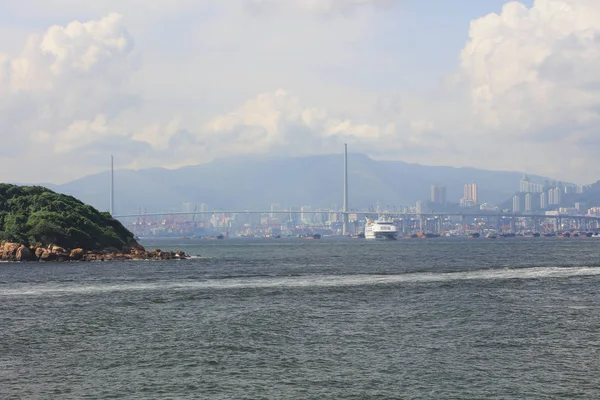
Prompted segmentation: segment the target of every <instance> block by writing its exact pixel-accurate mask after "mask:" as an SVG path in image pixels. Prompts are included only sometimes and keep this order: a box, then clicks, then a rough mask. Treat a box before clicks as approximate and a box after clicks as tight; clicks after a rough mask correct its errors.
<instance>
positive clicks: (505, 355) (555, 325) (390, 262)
mask: <svg viewBox="0 0 600 400" xmlns="http://www.w3.org/2000/svg"><path fill="white" fill-rule="evenodd" d="M142 244H144V245H145V246H146V247H147V248H155V247H158V248H161V249H170V250H172V249H182V250H184V251H185V252H186V253H188V254H192V255H197V257H195V258H193V259H189V260H183V261H136V262H96V263H64V264H42V263H29V264H27V263H23V264H17V263H3V264H0V399H111V398H115V399H116V398H119V399H189V398H199V399H488V398H493V399H600V239H593V238H571V239H561V238H503V239H495V240H490V239H483V238H480V239H466V238H464V239H461V238H437V239H426V240H422V239H402V240H398V241H396V242H371V241H365V240H357V239H346V238H329V237H325V238H323V239H321V240H306V239H297V238H291V239H225V240H213V241H209V240H195V239H191V240H181V239H177V240H174V239H171V240H168V239H164V240H154V241H150V240H143V241H142Z"/></svg>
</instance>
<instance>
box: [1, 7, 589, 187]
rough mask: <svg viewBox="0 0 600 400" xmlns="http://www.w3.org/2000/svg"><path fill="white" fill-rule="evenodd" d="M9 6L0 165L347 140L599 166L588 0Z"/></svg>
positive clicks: (295, 152)
mask: <svg viewBox="0 0 600 400" xmlns="http://www.w3.org/2000/svg"><path fill="white" fill-rule="evenodd" d="M3 6H4V7H3V11H4V12H3V13H2V15H0V109H1V111H2V113H0V115H1V116H0V131H1V132H3V133H2V134H3V135H5V138H4V142H5V145H6V146H5V148H6V147H7V146H17V147H18V148H19V151H18V152H11V151H4V152H3V155H2V156H1V157H0V167H4V168H3V169H4V170H7V168H8V167H10V168H11V169H12V170H11V172H10V173H6V174H7V175H10V176H11V178H12V179H17V180H20V181H24V182H27V181H30V182H39V181H51V182H54V183H60V182H64V181H69V180H72V179H76V178H78V177H80V176H82V175H85V174H89V173H93V172H97V171H100V170H103V169H105V168H106V158H107V153H113V154H114V155H115V160H116V163H117V165H118V166H119V167H121V168H148V167H159V166H160V167H168V168H175V167H179V166H183V165H190V164H198V163H202V162H209V161H210V160H212V159H214V158H217V157H218V156H220V155H227V156H232V155H233V156H235V155H248V154H250V155H257V156H268V155H270V154H278V155H282V154H283V155H289V156H301V155H308V154H324V153H332V152H339V151H340V148H341V146H342V144H343V143H348V144H349V146H350V149H356V151H361V152H364V153H366V154H368V155H369V156H371V157H374V158H379V159H399V160H404V161H408V162H418V163H421V164H428V165H452V166H472V167H478V168H487V169H496V170H497V169H503V170H520V171H524V172H528V173H536V174H542V175H547V176H550V177H553V178H557V179H562V180H568V181H573V182H578V183H589V182H592V181H595V180H597V179H598V178H599V177H598V176H597V174H596V172H595V171H593V170H591V169H590V168H589V167H588V165H589V163H591V162H594V161H595V157H596V154H597V151H598V150H600V148H598V146H600V144H599V143H598V140H596V132H597V128H600V116H599V115H598V111H597V110H599V109H600V107H599V106H600V92H598V89H597V88H598V87H599V84H600V82H599V80H600V73H598V72H596V71H600V68H599V67H600V46H599V42H600V40H597V39H596V37H599V38H600V2H598V1H596V0H536V1H535V2H534V1H532V0H530V1H520V2H504V1H499V0H498V1H497V0H478V1H476V0H465V1H457V2H451V1H442V0H436V1H417V0H318V1H317V0H230V1H227V2H225V1H217V0H203V1H196V0H171V1H167V0H155V1H153V2H151V3H150V2H146V1H143V0H120V1H117V0H104V1H97V2H81V1H78V0H52V1H45V0H22V1H12V0H6V1H4V2H3ZM24 144H26V145H24ZM548 160H556V161H553V162H548ZM19 166H21V167H20V168H19ZM28 166H34V167H35V168H29V167H28ZM15 167H16V168H15ZM15 170H16V171H22V172H21V173H20V174H21V175H20V176H17V175H18V174H19V172H14V171H15ZM36 171H39V172H36ZM48 175H50V176H51V179H48V178H47V176H48ZM4 179H8V177H5V178H4Z"/></svg>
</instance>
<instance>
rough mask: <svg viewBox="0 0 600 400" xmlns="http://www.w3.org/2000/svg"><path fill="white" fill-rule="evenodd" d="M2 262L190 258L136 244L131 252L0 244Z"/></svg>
mask: <svg viewBox="0 0 600 400" xmlns="http://www.w3.org/2000/svg"><path fill="white" fill-rule="evenodd" d="M0 249H1V250H2V254H0V260H1V261H32V262H36V261H38V262H39V261H42V262H64V261H126V260H182V259H185V258H188V257H189V256H188V255H186V254H185V253H184V252H183V251H181V250H177V251H162V250H159V249H154V250H152V251H146V250H145V249H144V247H143V246H141V245H139V244H136V245H135V246H134V247H132V248H131V249H130V250H129V251H119V250H117V249H106V250H85V249H81V248H78V249H65V248H63V247H59V246H55V245H48V246H39V247H28V246H25V245H24V244H20V243H13V242H0Z"/></svg>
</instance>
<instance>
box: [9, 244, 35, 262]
mask: <svg viewBox="0 0 600 400" xmlns="http://www.w3.org/2000/svg"><path fill="white" fill-rule="evenodd" d="M15 260H16V261H37V260H38V258H37V257H36V256H35V254H34V253H33V252H32V251H31V249H30V248H29V247H27V246H25V245H21V246H19V248H18V249H17V252H16V253H15Z"/></svg>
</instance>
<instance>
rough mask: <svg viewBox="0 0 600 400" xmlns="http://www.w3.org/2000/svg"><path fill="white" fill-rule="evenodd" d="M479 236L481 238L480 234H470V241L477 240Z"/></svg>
mask: <svg viewBox="0 0 600 400" xmlns="http://www.w3.org/2000/svg"><path fill="white" fill-rule="evenodd" d="M480 236H481V234H480V233H479V232H473V233H471V234H470V235H469V238H471V239H475V238H478V237H480Z"/></svg>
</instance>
